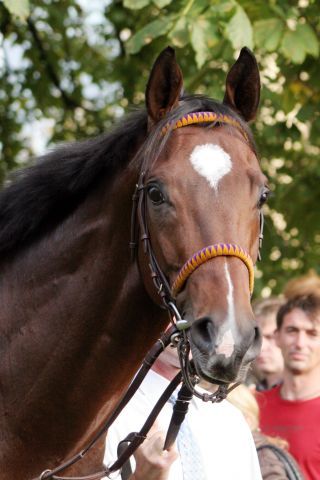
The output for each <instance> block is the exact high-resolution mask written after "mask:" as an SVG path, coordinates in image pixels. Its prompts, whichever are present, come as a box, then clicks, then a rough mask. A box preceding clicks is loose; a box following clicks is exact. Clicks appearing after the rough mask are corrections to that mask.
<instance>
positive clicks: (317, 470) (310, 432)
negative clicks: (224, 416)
mask: <svg viewBox="0 0 320 480" xmlns="http://www.w3.org/2000/svg"><path fill="white" fill-rule="evenodd" d="M257 400H258V403H259V407H260V428H261V430H262V432H263V433H265V434H266V435H270V436H278V437H281V438H284V439H285V440H287V441H288V443H289V450H290V453H291V454H292V455H293V456H294V457H295V459H296V460H297V462H298V463H299V465H300V467H301V470H302V472H303V473H304V475H305V478H306V479H307V480H319V479H320V397H317V398H314V399H311V400H299V401H289V400H283V399H282V398H281V396H280V386H279V385H278V386H276V387H274V388H272V389H271V390H265V391H263V392H258V393H257Z"/></svg>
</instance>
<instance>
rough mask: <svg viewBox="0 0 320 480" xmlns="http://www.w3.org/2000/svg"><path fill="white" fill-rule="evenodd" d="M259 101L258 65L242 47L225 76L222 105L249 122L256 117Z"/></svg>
mask: <svg viewBox="0 0 320 480" xmlns="http://www.w3.org/2000/svg"><path fill="white" fill-rule="evenodd" d="M259 100H260V75H259V69H258V64H257V61H256V59H255V56H254V55H253V53H252V52H251V51H250V50H249V49H248V48H246V47H244V48H242V50H241V52H240V55H239V58H238V60H237V61H236V62H235V64H234V65H233V66H232V67H231V70H230V71H229V73H228V75H227V79H226V93H225V96H224V99H223V103H225V104H227V105H229V106H230V107H231V108H233V110H235V111H236V112H237V113H239V114H240V115H241V116H242V117H243V118H244V119H245V120H246V121H247V122H249V121H250V120H253V119H254V117H255V116H256V113H257V109H258V105H259Z"/></svg>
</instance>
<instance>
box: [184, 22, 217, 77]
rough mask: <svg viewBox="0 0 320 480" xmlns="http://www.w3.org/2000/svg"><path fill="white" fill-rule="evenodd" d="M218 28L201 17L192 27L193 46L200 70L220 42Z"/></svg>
mask: <svg viewBox="0 0 320 480" xmlns="http://www.w3.org/2000/svg"><path fill="white" fill-rule="evenodd" d="M219 39H220V38H219V36H218V34H217V31H216V27H215V26H214V25H213V24H212V23H211V22H210V21H209V20H207V19H205V18H204V17H199V18H197V19H196V20H195V22H194V23H193V25H192V31H191V45H192V47H193V50H194V51H195V53H196V62H197V66H198V68H201V67H202V66H203V65H204V63H205V62H206V61H207V60H208V58H209V57H210V53H211V48H212V47H214V46H215V45H216V44H217V43H218V42H219Z"/></svg>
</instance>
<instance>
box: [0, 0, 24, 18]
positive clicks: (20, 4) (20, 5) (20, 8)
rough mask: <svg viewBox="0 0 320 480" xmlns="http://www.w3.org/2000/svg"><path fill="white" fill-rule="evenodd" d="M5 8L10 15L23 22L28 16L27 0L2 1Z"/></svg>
mask: <svg viewBox="0 0 320 480" xmlns="http://www.w3.org/2000/svg"><path fill="white" fill-rule="evenodd" d="M3 3H4V5H5V7H6V8H7V9H8V10H9V12H10V13H11V14H12V15H15V16H17V17H19V18H21V20H25V19H26V18H27V17H28V16H29V14H30V5H29V0H3Z"/></svg>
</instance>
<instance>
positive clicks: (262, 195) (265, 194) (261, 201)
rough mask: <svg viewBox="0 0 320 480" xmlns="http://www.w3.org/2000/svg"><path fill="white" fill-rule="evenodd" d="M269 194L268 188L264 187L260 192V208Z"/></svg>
mask: <svg viewBox="0 0 320 480" xmlns="http://www.w3.org/2000/svg"><path fill="white" fill-rule="evenodd" d="M269 195H270V190H269V189H267V188H265V189H264V190H263V191H262V193H261V196H260V198H259V202H258V207H259V208H261V207H262V206H263V205H264V204H265V203H266V201H267V200H268V198H269Z"/></svg>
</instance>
